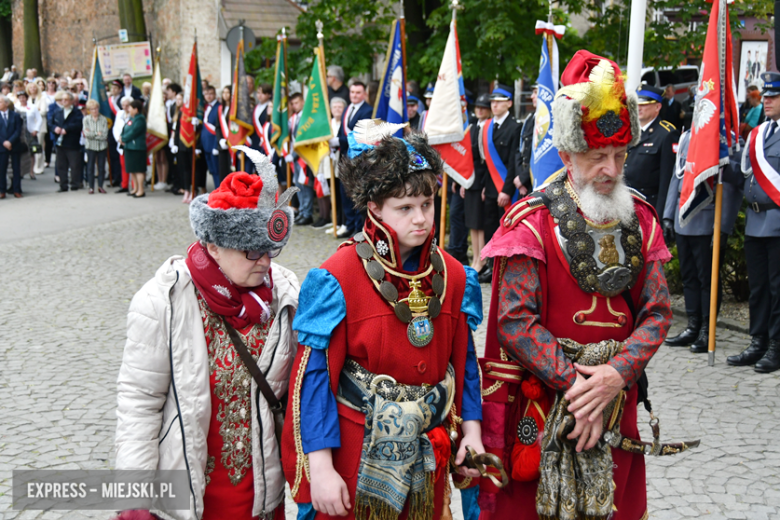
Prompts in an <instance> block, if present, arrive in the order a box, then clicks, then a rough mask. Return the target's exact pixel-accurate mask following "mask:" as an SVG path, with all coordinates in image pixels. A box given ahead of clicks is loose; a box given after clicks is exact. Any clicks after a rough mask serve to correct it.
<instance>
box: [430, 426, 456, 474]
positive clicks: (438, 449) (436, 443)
mask: <svg viewBox="0 0 780 520" xmlns="http://www.w3.org/2000/svg"><path fill="white" fill-rule="evenodd" d="M428 439H430V441H431V445H432V446H433V454H434V456H435V458H436V473H434V475H433V480H434V482H438V480H439V477H440V476H441V475H442V473H444V471H445V469H446V468H447V462H448V461H449V460H450V455H452V443H451V442H450V436H449V435H447V430H446V429H445V428H444V426H437V427H436V428H434V429H433V430H431V431H429V432H428Z"/></svg>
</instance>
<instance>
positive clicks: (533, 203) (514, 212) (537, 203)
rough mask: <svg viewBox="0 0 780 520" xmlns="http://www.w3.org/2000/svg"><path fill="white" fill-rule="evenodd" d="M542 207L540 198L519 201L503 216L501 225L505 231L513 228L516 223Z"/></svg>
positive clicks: (542, 200) (527, 198)
mask: <svg viewBox="0 0 780 520" xmlns="http://www.w3.org/2000/svg"><path fill="white" fill-rule="evenodd" d="M543 207H544V199H542V197H540V196H530V197H526V198H525V199H523V200H520V201H518V202H516V203H515V205H514V206H512V207H511V208H510V209H509V211H507V212H506V215H504V220H503V221H502V222H501V225H502V226H504V227H505V228H506V229H512V228H514V227H515V226H516V225H517V223H518V222H520V221H521V220H523V219H525V218H526V217H528V215H530V214H532V213H534V212H535V211H537V210H538V209H541V208H543Z"/></svg>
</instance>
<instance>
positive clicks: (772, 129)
mask: <svg viewBox="0 0 780 520" xmlns="http://www.w3.org/2000/svg"><path fill="white" fill-rule="evenodd" d="M777 125H778V123H777V121H772V124H770V125H769V131H768V132H767V134H766V138H767V139H769V138H770V137H772V135H773V134H774V133H775V130H777Z"/></svg>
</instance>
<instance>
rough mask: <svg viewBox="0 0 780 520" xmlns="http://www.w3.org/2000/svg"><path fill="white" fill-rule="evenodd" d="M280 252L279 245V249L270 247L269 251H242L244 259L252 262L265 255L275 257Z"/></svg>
mask: <svg viewBox="0 0 780 520" xmlns="http://www.w3.org/2000/svg"><path fill="white" fill-rule="evenodd" d="M281 253H282V248H281V247H280V248H279V249H271V250H270V251H244V255H246V259H247V260H251V261H252V262H257V261H258V260H260V259H261V258H263V257H264V256H265V255H268V258H276V257H277V256H279V255H280V254H281Z"/></svg>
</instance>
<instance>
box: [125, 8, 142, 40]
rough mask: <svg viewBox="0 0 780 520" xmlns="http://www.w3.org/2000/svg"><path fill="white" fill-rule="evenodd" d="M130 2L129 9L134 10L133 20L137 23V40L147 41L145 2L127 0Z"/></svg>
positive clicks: (135, 30)
mask: <svg viewBox="0 0 780 520" xmlns="http://www.w3.org/2000/svg"><path fill="white" fill-rule="evenodd" d="M126 2H127V3H128V10H132V11H133V22H134V24H135V29H134V31H133V32H135V33H136V34H135V40H131V41H137V42H143V41H146V22H145V21H144V4H143V0H126Z"/></svg>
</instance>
